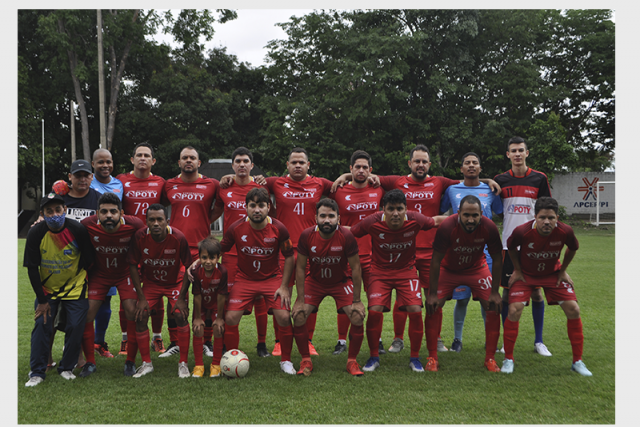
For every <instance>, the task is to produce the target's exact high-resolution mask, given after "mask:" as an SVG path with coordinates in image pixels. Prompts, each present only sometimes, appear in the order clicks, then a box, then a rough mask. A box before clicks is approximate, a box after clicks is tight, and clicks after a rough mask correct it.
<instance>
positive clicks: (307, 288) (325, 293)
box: [304, 277, 353, 312]
mask: <svg viewBox="0 0 640 427" xmlns="http://www.w3.org/2000/svg"><path fill="white" fill-rule="evenodd" d="M329 296H330V297H333V299H334V300H335V301H336V310H337V311H338V312H342V311H341V309H342V307H344V306H347V305H351V304H352V303H353V283H352V282H351V280H345V281H344V282H343V283H338V284H335V285H331V286H327V285H323V284H321V283H318V282H316V281H315V280H312V279H310V278H308V277H307V278H306V279H305V281H304V303H305V304H309V305H313V306H315V307H316V308H317V307H318V306H320V303H321V302H322V300H323V299H324V297H329Z"/></svg>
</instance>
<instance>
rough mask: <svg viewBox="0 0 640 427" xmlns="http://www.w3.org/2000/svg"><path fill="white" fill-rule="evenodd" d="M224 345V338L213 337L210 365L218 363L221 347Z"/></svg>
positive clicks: (220, 356)
mask: <svg viewBox="0 0 640 427" xmlns="http://www.w3.org/2000/svg"><path fill="white" fill-rule="evenodd" d="M223 347H224V338H223V337H219V338H216V337H214V338H213V357H212V358H211V364H212V365H219V364H220V359H221V358H222V348H223Z"/></svg>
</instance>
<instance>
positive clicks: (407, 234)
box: [402, 231, 416, 237]
mask: <svg viewBox="0 0 640 427" xmlns="http://www.w3.org/2000/svg"><path fill="white" fill-rule="evenodd" d="M414 234H416V232H415V231H408V232H406V233H404V234H403V235H402V237H411V236H413V235H414Z"/></svg>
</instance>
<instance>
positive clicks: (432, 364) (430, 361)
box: [426, 357, 440, 372]
mask: <svg viewBox="0 0 640 427" xmlns="http://www.w3.org/2000/svg"><path fill="white" fill-rule="evenodd" d="M426 367H427V369H426V370H427V371H429V372H438V368H439V367H440V364H439V363H438V360H437V359H436V358H435V357H427V364H426Z"/></svg>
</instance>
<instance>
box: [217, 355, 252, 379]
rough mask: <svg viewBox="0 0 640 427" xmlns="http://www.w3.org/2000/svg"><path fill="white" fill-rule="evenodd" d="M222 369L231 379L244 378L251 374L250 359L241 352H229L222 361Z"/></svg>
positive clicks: (223, 356)
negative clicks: (248, 373)
mask: <svg viewBox="0 0 640 427" xmlns="http://www.w3.org/2000/svg"><path fill="white" fill-rule="evenodd" d="M220 369H221V370H222V373H223V374H225V375H226V376H227V377H229V378H242V377H244V376H245V375H247V372H249V357H247V355H246V354H245V353H244V352H243V351H241V350H238V349H233V350H229V351H227V352H226V353H225V354H223V355H222V359H220Z"/></svg>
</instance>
